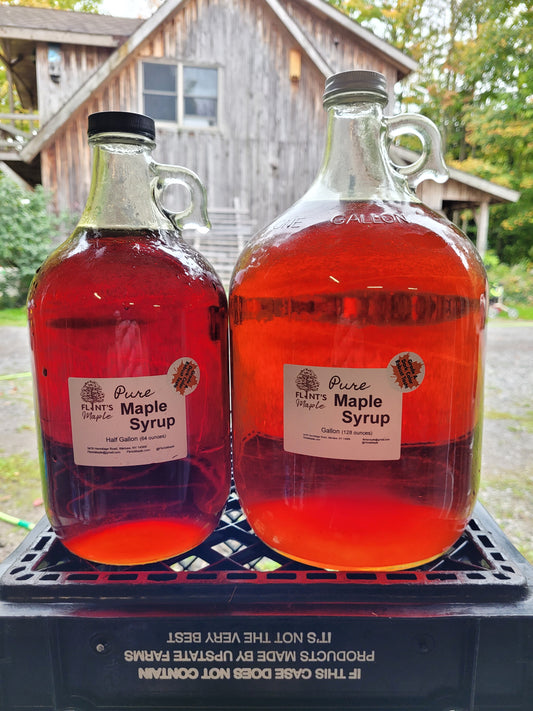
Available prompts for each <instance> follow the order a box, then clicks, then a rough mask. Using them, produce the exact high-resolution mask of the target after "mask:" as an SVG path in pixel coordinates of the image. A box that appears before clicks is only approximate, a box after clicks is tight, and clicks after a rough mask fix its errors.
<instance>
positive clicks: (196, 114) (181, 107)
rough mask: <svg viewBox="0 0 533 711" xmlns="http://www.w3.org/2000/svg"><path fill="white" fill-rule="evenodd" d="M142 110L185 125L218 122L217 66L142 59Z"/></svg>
mask: <svg viewBox="0 0 533 711" xmlns="http://www.w3.org/2000/svg"><path fill="white" fill-rule="evenodd" d="M142 79H143V110H144V113H145V114H148V115H149V116H151V117H152V118H153V119H155V120H156V121H170V122H172V123H176V124H178V125H180V126H187V127H191V128H194V127H206V126H209V127H213V126H216V125H217V124H218V70H217V69H216V68H214V67H199V66H193V65H189V64H186V65H185V64H179V63H172V64H165V63H163V62H143V63H142Z"/></svg>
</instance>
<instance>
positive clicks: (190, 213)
mask: <svg viewBox="0 0 533 711" xmlns="http://www.w3.org/2000/svg"><path fill="white" fill-rule="evenodd" d="M88 135H89V143H90V145H91V146H92V149H93V174H92V182H91V187H90V194H89V198H88V200H87V204H86V207H85V210H84V212H83V214H82V217H81V219H80V222H79V224H78V226H77V227H76V229H75V230H74V232H73V234H72V235H71V237H70V238H69V239H67V240H66V241H65V242H64V243H63V244H62V245H61V246H60V247H58V249H57V250H55V251H54V252H53V253H52V254H51V256H50V257H49V258H48V259H47V260H46V261H45V263H44V264H43V265H42V267H41V268H40V269H39V270H38V273H37V274H36V276H35V278H34V281H33V283H32V286H31V288H30V292H29V297H28V315H29V327H30V339H31V349H32V355H33V368H34V383H35V396H36V409H37V414H38V425H39V430H40V445H41V460H42V461H41V464H42V473H43V490H44V497H45V506H46V512H47V515H48V517H49V519H50V523H51V525H52V527H53V529H54V530H55V532H56V533H57V534H58V536H59V537H60V539H61V540H62V542H63V543H64V544H65V546H66V547H67V548H68V549H69V550H70V551H72V552H73V553H75V554H77V555H79V556H82V557H84V558H88V559H90V560H93V561H97V562H100V563H107V564H127V565H133V564H142V563H149V562H153V561H156V560H163V559H166V558H169V557H171V556H174V555H177V554H180V553H183V552H184V551H186V550H188V549H190V548H191V547H193V546H194V545H196V544H197V543H199V542H201V541H202V540H203V539H205V538H206V537H207V536H208V535H209V533H210V532H211V531H212V530H213V529H214V528H215V526H216V524H217V522H218V519H219V516H220V513H221V510H222V508H223V506H224V504H225V501H226V498H227V494H228V490H229V483H230V463H229V405H228V399H229V393H228V377H227V301H226V296H225V292H224V289H223V287H222V285H221V283H220V281H219V279H218V277H217V275H216V274H215V272H214V270H213V268H212V267H211V266H210V265H209V264H208V263H207V262H206V261H205V260H204V259H203V258H202V257H201V256H200V255H199V254H198V253H197V252H195V251H194V250H193V249H192V248H191V247H190V246H188V245H187V244H186V243H185V242H184V241H183V240H182V238H181V234H180V230H181V228H182V227H192V226H195V227H197V228H199V229H205V228H206V227H207V226H208V224H209V223H208V220H207V212H206V197H205V190H204V188H203V186H202V184H201V183H200V181H199V180H198V178H197V177H196V176H195V175H194V173H192V172H190V171H189V170H187V169H185V168H179V167H175V166H168V165H160V164H158V163H156V162H155V161H154V160H153V159H152V158H151V152H152V150H153V148H154V146H155V143H154V138H155V127H154V122H153V121H152V119H150V118H148V117H146V116H143V115H140V114H131V113H126V112H102V113H97V114H92V115H91V116H90V117H89V130H88ZM171 185H179V186H182V188H185V190H186V192H187V195H188V204H187V206H186V208H185V209H184V210H182V211H180V212H171V211H169V210H167V209H166V208H165V207H164V206H163V202H162V200H163V193H164V191H165V189H166V188H167V187H168V186H171Z"/></svg>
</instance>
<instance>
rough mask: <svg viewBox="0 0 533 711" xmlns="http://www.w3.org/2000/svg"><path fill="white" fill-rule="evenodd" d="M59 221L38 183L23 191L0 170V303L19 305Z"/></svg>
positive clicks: (56, 232)
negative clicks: (33, 188) (31, 188)
mask: <svg viewBox="0 0 533 711" xmlns="http://www.w3.org/2000/svg"><path fill="white" fill-rule="evenodd" d="M60 225H61V221H60V219H59V218H57V217H56V216H55V215H53V213H52V212H51V210H50V209H49V198H48V196H47V194H46V193H45V191H44V189H43V188H42V186H40V185H39V186H37V187H36V188H35V190H33V191H30V190H24V189H23V188H21V187H20V186H19V185H18V184H17V183H15V182H14V181H13V180H11V178H8V177H7V176H5V175H3V174H2V173H1V172H0V306H2V307H13V306H22V305H23V304H24V303H25V301H26V294H27V293H28V287H29V285H30V283H31V280H32V278H33V275H34V274H35V271H36V269H37V268H38V267H39V266H40V265H41V264H42V262H43V261H44V259H45V258H46V257H47V255H48V253H49V252H50V249H51V246H52V241H53V240H54V238H57V236H58V234H59V230H60Z"/></svg>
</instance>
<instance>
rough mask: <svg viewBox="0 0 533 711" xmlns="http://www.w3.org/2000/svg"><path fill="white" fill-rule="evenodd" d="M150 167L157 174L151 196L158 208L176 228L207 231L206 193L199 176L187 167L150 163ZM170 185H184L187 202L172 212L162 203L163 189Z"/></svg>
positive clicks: (208, 224) (209, 225)
mask: <svg viewBox="0 0 533 711" xmlns="http://www.w3.org/2000/svg"><path fill="white" fill-rule="evenodd" d="M152 169H153V170H154V172H155V173H156V175H157V180H155V181H154V185H153V196H154V200H155V203H156V205H157V207H158V209H159V210H160V211H161V212H162V213H163V214H164V215H165V217H167V218H168V219H169V220H170V221H171V222H172V224H173V225H174V226H175V227H176V228H177V229H178V230H180V231H181V230H197V231H198V232H201V233H203V234H205V233H206V232H209V229H210V228H211V223H210V222H209V217H208V215H207V193H206V189H205V187H204V184H203V183H202V181H201V180H200V178H199V177H198V176H197V175H196V173H193V172H192V170H189V169H188V168H183V167H181V166H176V165H162V164H160V163H155V162H154V163H152ZM171 185H181V186H182V187H185V188H186V190H187V193H188V197H189V204H188V205H187V207H185V208H184V209H183V210H180V211H178V212H172V211H171V210H168V209H167V208H166V207H165V206H164V205H163V203H162V200H161V198H162V195H163V193H164V191H165V190H166V189H167V188H168V187H170V186H171Z"/></svg>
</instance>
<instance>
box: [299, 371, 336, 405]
mask: <svg viewBox="0 0 533 711" xmlns="http://www.w3.org/2000/svg"><path fill="white" fill-rule="evenodd" d="M295 384H296V387H297V388H298V390H296V392H295V395H296V406H297V407H302V408H305V409H307V410H316V409H318V410H321V409H322V408H323V407H324V405H323V404H322V403H323V402H324V400H327V399H328V397H327V395H324V393H320V392H318V390H320V381H319V380H318V377H317V374H316V373H315V371H314V370H311V368H302V370H300V372H299V373H298V375H297V376H296V378H295Z"/></svg>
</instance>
